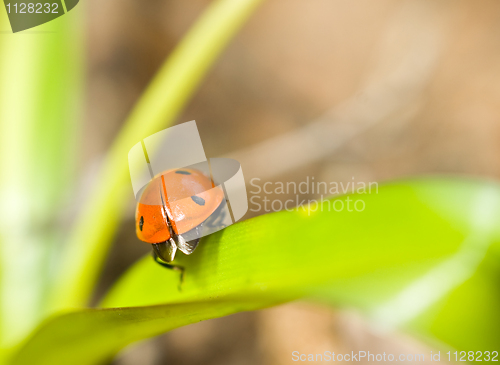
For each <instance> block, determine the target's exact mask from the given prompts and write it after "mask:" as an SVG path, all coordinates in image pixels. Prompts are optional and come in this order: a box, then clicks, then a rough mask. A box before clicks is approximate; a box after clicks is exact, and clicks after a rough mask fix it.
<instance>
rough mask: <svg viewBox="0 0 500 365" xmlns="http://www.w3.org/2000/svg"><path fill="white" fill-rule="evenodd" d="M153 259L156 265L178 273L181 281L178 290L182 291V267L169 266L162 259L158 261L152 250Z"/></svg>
mask: <svg viewBox="0 0 500 365" xmlns="http://www.w3.org/2000/svg"><path fill="white" fill-rule="evenodd" d="M153 259H154V260H155V262H156V263H158V264H159V265H161V266H163V267H165V268H167V269H170V270H175V271H179V272H180V274H181V278H180V279H181V281H180V283H179V290H182V283H183V282H184V267H182V266H179V265H171V264H167V263H166V262H164V261H162V259H160V258H159V257H158V255H157V254H156V251H154V250H153Z"/></svg>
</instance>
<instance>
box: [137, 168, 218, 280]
mask: <svg viewBox="0 0 500 365" xmlns="http://www.w3.org/2000/svg"><path fill="white" fill-rule="evenodd" d="M223 201H224V192H223V191H222V189H221V188H220V187H218V186H214V184H213V183H212V180H211V179H210V178H209V177H207V176H206V175H205V174H203V173H202V172H201V171H198V170H195V169H188V168H182V169H174V170H167V171H164V172H162V173H161V174H158V175H156V176H155V177H154V178H153V179H152V180H151V181H150V182H149V183H148V184H147V185H146V186H145V187H144V188H143V192H142V194H141V196H140V198H139V201H138V203H137V208H136V213H135V223H136V233H137V237H138V238H139V239H140V240H141V241H144V242H147V243H150V244H152V247H153V257H154V259H155V261H156V262H158V263H159V264H160V265H162V266H165V267H168V268H173V269H178V270H181V271H183V269H182V268H181V267H179V266H175V265H170V264H169V263H170V262H171V261H173V260H174V258H175V254H176V251H177V249H179V250H180V251H181V252H183V253H185V254H186V255H190V254H191V253H193V251H194V250H195V249H196V247H197V245H198V241H199V238H198V239H195V240H191V241H186V240H185V239H184V237H183V235H185V234H186V233H187V232H190V231H191V230H200V229H201V227H202V225H203V223H204V222H205V221H206V220H207V218H209V217H210V216H211V215H212V214H213V213H214V212H215V211H216V210H217V208H218V207H219V206H220V205H221V204H222V203H223ZM191 237H192V235H191Z"/></svg>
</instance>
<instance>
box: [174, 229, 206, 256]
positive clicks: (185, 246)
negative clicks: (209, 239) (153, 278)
mask: <svg viewBox="0 0 500 365" xmlns="http://www.w3.org/2000/svg"><path fill="white" fill-rule="evenodd" d="M176 238H177V248H178V249H179V250H180V251H181V252H182V253H185V254H186V255H191V254H192V253H193V252H194V250H195V249H196V246H198V242H199V241H200V239H199V238H196V239H194V240H191V241H187V242H186V240H185V239H184V237H182V235H180V234H179V235H177V237H176Z"/></svg>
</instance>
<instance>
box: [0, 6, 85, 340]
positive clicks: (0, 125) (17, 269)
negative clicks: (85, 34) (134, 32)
mask: <svg viewBox="0 0 500 365" xmlns="http://www.w3.org/2000/svg"><path fill="white" fill-rule="evenodd" d="M2 6H3V5H2ZM0 14H1V15H0V18H1V19H0V30H1V31H4V30H6V31H7V32H6V33H3V34H0V80H1V82H0V201H1V202H2V204H1V206H0V241H1V242H0V275H1V278H2V280H1V284H0V327H1V328H0V332H1V336H0V337H1V338H0V347H11V346H13V345H14V344H16V343H17V342H18V341H19V340H20V339H22V337H23V335H25V334H26V333H29V331H31V329H32V327H33V326H35V325H36V324H37V322H38V321H39V320H40V319H41V318H42V317H43V315H44V312H45V310H46V299H47V298H46V297H45V292H46V291H47V290H48V288H49V287H50V284H51V274H52V273H51V264H50V259H51V255H52V253H53V251H54V250H55V247H54V246H55V245H56V243H57V239H58V237H56V235H55V230H54V229H53V227H55V226H56V224H55V220H56V218H57V217H58V216H59V215H60V208H61V206H62V200H63V199H64V197H65V194H67V192H68V187H69V185H70V182H71V180H72V178H73V172H74V170H75V157H76V146H77V144H76V143H75V141H76V135H77V131H78V128H79V127H78V125H79V122H80V114H81V113H80V112H81V107H80V103H79V100H81V89H82V87H81V86H82V76H83V71H82V70H83V65H82V62H81V56H82V38H81V22H80V18H79V17H78V14H76V13H75V14H71V15H68V17H65V19H57V20H54V21H53V22H50V23H47V24H44V25H42V26H40V27H38V28H37V30H36V32H29V31H28V32H22V33H18V34H9V33H8V30H9V29H10V26H9V24H8V20H7V15H6V13H5V12H3V11H1V12H0Z"/></svg>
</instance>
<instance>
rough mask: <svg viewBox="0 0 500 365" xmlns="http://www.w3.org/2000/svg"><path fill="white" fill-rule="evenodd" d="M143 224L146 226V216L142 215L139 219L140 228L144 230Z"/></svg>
mask: <svg viewBox="0 0 500 365" xmlns="http://www.w3.org/2000/svg"><path fill="white" fill-rule="evenodd" d="M142 226H144V217H143V216H141V219H139V229H140V230H141V232H142Z"/></svg>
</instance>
